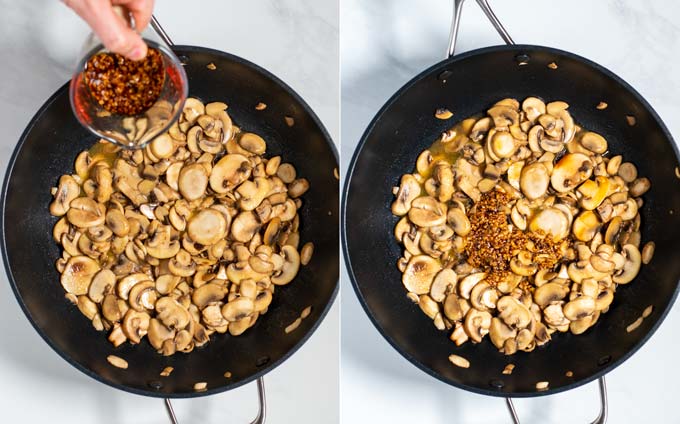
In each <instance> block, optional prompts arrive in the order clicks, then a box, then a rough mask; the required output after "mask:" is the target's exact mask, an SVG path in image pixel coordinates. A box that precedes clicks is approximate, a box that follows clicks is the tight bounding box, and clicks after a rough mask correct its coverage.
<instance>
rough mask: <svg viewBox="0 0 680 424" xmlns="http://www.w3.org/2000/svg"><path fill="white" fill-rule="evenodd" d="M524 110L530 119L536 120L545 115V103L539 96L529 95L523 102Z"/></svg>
mask: <svg viewBox="0 0 680 424" xmlns="http://www.w3.org/2000/svg"><path fill="white" fill-rule="evenodd" d="M522 110H523V111H524V113H525V114H526V117H527V119H528V120H530V121H535V120H536V119H537V118H538V117H539V116H541V115H543V114H544V113H545V112H546V110H545V103H544V102H543V100H541V99H539V98H537V97H527V98H526V99H524V101H523V102H522Z"/></svg>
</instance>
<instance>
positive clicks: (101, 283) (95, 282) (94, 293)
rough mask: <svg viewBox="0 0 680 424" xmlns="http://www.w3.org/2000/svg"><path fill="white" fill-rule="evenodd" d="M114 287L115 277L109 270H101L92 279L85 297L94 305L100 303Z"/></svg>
mask: <svg viewBox="0 0 680 424" xmlns="http://www.w3.org/2000/svg"><path fill="white" fill-rule="evenodd" d="M115 285H116V275H115V274H114V273H113V271H111V270H109V269H102V270H100V271H99V272H97V274H95V275H94V277H93V278H92V282H91V283H90V286H89V288H88V292H87V295H88V296H89V297H90V299H92V301H94V302H96V303H102V302H103V301H104V296H106V295H107V294H109V293H111V292H112V291H113V288H114V287H115Z"/></svg>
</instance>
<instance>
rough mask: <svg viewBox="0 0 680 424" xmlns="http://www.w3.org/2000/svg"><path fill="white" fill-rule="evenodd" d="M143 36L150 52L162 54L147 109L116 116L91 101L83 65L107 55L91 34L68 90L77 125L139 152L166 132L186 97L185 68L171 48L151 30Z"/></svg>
mask: <svg viewBox="0 0 680 424" xmlns="http://www.w3.org/2000/svg"><path fill="white" fill-rule="evenodd" d="M142 36H143V39H144V41H145V42H146V43H147V45H148V46H149V48H155V49H157V50H158V51H159V52H161V56H162V58H163V66H164V70H165V78H164V81H163V87H162V88H161V92H160V95H159V97H158V99H157V100H156V102H155V103H154V104H153V105H152V106H151V107H150V108H149V109H147V110H145V111H143V112H141V113H139V114H137V115H132V116H126V115H119V114H114V113H111V112H109V111H107V110H106V109H104V108H103V107H102V106H101V105H99V103H98V102H97V101H96V100H95V99H94V97H93V96H92V93H91V91H90V89H89V87H88V86H87V84H86V83H85V81H84V80H85V78H84V70H85V65H86V64H87V61H88V59H90V57H92V56H93V55H95V54H98V53H108V52H109V51H108V50H107V49H106V48H104V46H103V44H102V43H101V41H99V40H98V39H97V38H96V36H95V35H94V34H90V36H89V37H88V40H87V41H86V43H85V47H84V48H83V51H85V52H86V53H85V54H84V55H83V56H82V59H81V60H80V61H79V62H78V65H77V66H76V70H75V72H74V73H73V77H72V78H71V84H70V88H69V95H70V99H71V108H72V109H73V113H74V114H75V116H76V118H77V119H78V121H79V122H80V123H81V124H82V125H83V126H84V127H85V128H87V129H88V130H90V131H91V132H92V133H94V134H95V135H97V136H99V137H101V138H103V139H105V140H107V141H110V142H111V143H114V144H117V145H119V146H121V147H123V148H126V149H141V148H143V147H144V146H146V145H147V144H148V143H149V142H150V141H151V140H153V139H154V138H156V137H157V136H158V135H160V134H162V133H164V132H166V131H167V130H168V129H169V128H170V126H171V125H172V124H173V123H174V122H175V121H176V120H177V119H178V118H179V115H180V114H181V112H182V108H183V106H184V101H185V100H186V98H187V96H188V93H189V83H188V80H187V75H186V73H185V72H184V67H183V66H182V63H181V62H180V60H179V59H178V58H177V56H175V54H174V53H173V52H172V50H171V49H170V47H168V46H167V45H166V44H165V43H164V42H163V41H162V40H161V39H160V38H159V37H158V36H157V35H156V34H155V33H154V32H151V31H150V30H147V31H145V32H144V33H143V34H142ZM152 38H155V39H157V40H153V39H152Z"/></svg>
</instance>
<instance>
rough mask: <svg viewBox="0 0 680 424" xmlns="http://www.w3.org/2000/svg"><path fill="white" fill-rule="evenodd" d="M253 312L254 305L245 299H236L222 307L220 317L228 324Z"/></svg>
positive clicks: (248, 299)
mask: <svg viewBox="0 0 680 424" xmlns="http://www.w3.org/2000/svg"><path fill="white" fill-rule="evenodd" d="M254 312H255V303H253V300H252V299H250V298H247V297H238V298H236V299H234V300H232V301H231V302H228V303H226V304H225V305H224V306H223V307H222V316H224V319H226V320H227V321H229V322H236V321H240V320H242V319H244V318H248V317H250V316H251V315H252V314H253V313H254Z"/></svg>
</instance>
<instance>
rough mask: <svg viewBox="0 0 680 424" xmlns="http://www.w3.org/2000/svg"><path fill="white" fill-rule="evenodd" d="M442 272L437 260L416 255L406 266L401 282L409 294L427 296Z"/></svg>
mask: <svg viewBox="0 0 680 424" xmlns="http://www.w3.org/2000/svg"><path fill="white" fill-rule="evenodd" d="M440 270H441V264H440V263H439V261H437V260H436V259H434V258H432V257H430V256H427V255H416V256H413V257H411V259H410V260H409V262H408V264H407V265H406V270H405V271H404V273H403V275H402V278H401V281H402V283H403V284H404V286H405V287H406V290H408V291H409V292H413V293H415V294H426V293H429V292H430V289H431V285H432V282H433V280H434V278H435V276H436V275H437V273H439V271H440Z"/></svg>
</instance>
